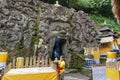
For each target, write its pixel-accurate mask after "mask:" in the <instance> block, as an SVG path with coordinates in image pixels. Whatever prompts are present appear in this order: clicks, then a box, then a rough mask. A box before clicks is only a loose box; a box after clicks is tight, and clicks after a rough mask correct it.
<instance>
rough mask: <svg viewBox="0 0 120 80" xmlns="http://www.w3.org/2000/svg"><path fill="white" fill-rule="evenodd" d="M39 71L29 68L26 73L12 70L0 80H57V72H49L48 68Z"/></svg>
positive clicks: (20, 70)
mask: <svg viewBox="0 0 120 80" xmlns="http://www.w3.org/2000/svg"><path fill="white" fill-rule="evenodd" d="M11 70H12V69H11ZM39 70H40V68H37V69H35V68H31V69H30V70H28V71H25V69H23V70H22V69H18V70H15V69H13V70H12V71H11V72H8V73H6V74H5V75H4V76H3V77H2V80H57V72H56V71H55V70H54V71H49V70H50V69H49V68H42V69H41V71H39ZM45 70H46V71H45Z"/></svg>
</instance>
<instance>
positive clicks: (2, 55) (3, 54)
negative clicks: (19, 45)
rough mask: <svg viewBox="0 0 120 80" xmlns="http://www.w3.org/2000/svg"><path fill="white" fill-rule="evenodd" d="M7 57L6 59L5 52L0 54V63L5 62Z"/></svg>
mask: <svg viewBox="0 0 120 80" xmlns="http://www.w3.org/2000/svg"><path fill="white" fill-rule="evenodd" d="M7 57H8V54H7V52H0V62H6V61H7Z"/></svg>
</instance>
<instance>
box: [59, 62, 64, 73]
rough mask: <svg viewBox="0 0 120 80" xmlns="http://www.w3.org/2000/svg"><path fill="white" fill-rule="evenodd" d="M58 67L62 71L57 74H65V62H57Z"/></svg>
mask: <svg viewBox="0 0 120 80" xmlns="http://www.w3.org/2000/svg"><path fill="white" fill-rule="evenodd" d="M58 66H59V67H60V68H63V69H62V70H60V73H59V74H62V73H64V72H65V61H58Z"/></svg>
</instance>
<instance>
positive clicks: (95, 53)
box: [93, 51, 100, 59]
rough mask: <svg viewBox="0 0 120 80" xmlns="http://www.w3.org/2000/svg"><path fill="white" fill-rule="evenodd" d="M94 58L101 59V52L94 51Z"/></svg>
mask: <svg viewBox="0 0 120 80" xmlns="http://www.w3.org/2000/svg"><path fill="white" fill-rule="evenodd" d="M93 56H94V59H98V58H100V52H99V51H94V52H93Z"/></svg>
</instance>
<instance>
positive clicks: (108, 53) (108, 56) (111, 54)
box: [107, 52, 117, 58]
mask: <svg viewBox="0 0 120 80" xmlns="http://www.w3.org/2000/svg"><path fill="white" fill-rule="evenodd" d="M116 57H117V53H116V52H107V58H116Z"/></svg>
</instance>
